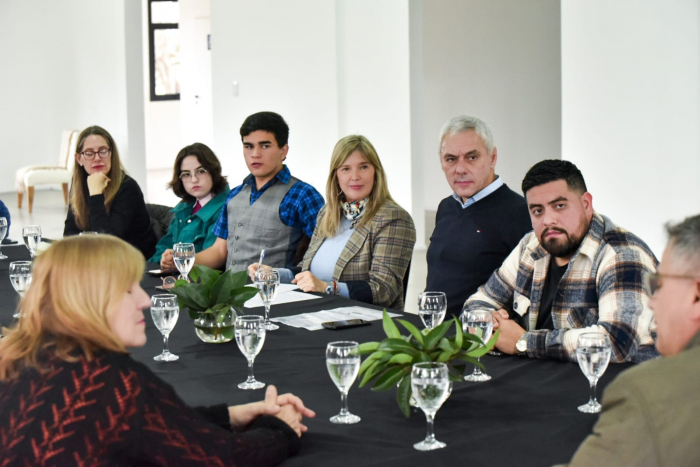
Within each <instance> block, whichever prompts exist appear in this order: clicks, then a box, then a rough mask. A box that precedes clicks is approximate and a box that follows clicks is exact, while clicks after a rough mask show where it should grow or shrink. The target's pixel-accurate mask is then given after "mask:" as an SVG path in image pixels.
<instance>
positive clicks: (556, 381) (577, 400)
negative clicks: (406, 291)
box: [0, 245, 629, 467]
mask: <svg viewBox="0 0 700 467" xmlns="http://www.w3.org/2000/svg"><path fill="white" fill-rule="evenodd" d="M2 251H3V252H4V253H5V254H6V255H8V256H9V257H10V259H9V260H2V261H0V297H1V299H0V324H2V325H3V326H8V325H9V324H10V323H11V322H12V312H13V310H14V307H15V306H16V303H17V295H16V294H15V292H14V290H13V289H12V285H11V284H10V281H9V277H8V269H9V262H10V261H12V260H19V259H28V257H29V254H28V252H27V250H26V248H25V247H24V246H21V245H20V246H11V247H8V246H6V247H4V248H3V249H2ZM154 267H155V266H154ZM159 283H160V279H159V278H157V277H149V276H145V277H144V279H143V281H142V286H143V287H144V288H145V289H146V291H147V292H148V293H149V294H155V293H159V291H157V290H156V289H155V288H154V286H155V285H157V284H159ZM351 304H358V303H357V302H353V301H350V300H346V299H343V298H341V297H328V296H323V297H322V298H320V299H318V300H309V301H304V302H299V303H296V304H286V305H273V306H272V311H271V316H272V317H275V316H285V315H290V314H295V313H300V312H306V311H318V310H323V309H331V308H336V307H339V306H347V305H351ZM246 312H247V313H251V314H252V313H257V314H262V308H253V309H246ZM145 313H146V323H147V325H146V334H147V336H148V343H147V344H146V345H145V346H144V347H142V348H139V349H134V350H133V353H132V355H133V357H134V358H135V359H137V360H139V361H141V362H143V363H145V364H146V365H148V366H149V368H151V369H152V370H153V371H154V372H155V373H156V374H158V375H159V376H160V377H161V378H163V379H164V380H166V381H167V382H169V383H170V384H172V385H173V386H174V387H175V389H176V390H177V392H178V393H179V394H180V396H181V397H182V398H183V399H184V400H185V401H186V402H187V403H189V404H191V405H213V404H215V403H221V402H226V403H228V404H239V403H246V402H251V401H256V400H261V399H262V398H263V397H264V390H257V391H243V390H241V389H238V387H237V384H238V383H240V382H242V381H244V380H245V378H246V376H247V365H246V360H245V359H244V358H243V356H242V354H241V352H240V351H239V350H238V347H237V345H236V343H235V341H232V342H230V343H226V344H205V343H203V342H201V341H200V340H199V338H198V337H197V336H196V334H195V332H194V327H193V326H192V323H191V320H190V319H189V317H188V316H187V314H186V313H181V315H180V318H179V321H178V324H177V326H176V327H175V329H174V330H173V332H172V333H171V335H170V351H171V352H173V353H174V354H176V355H179V356H180V359H179V360H178V361H176V362H171V363H158V362H155V361H154V360H153V356H155V355H157V354H159V353H160V351H161V349H162V338H161V335H160V333H159V332H158V330H157V329H156V328H155V326H154V324H153V322H152V320H151V318H150V316H149V312H148V310H146V311H145ZM406 317H407V319H408V320H410V321H413V322H414V323H417V322H418V319H417V317H415V316H412V315H406ZM383 337H384V334H383V330H382V325H381V321H375V322H373V324H372V325H371V326H367V327H361V328H354V329H345V330H340V331H331V330H326V329H324V330H320V331H306V330H303V329H295V328H291V327H288V326H285V325H281V326H280V329H279V330H278V331H273V332H270V333H268V335H267V338H266V340H265V344H264V346H263V349H262V351H261V352H260V354H259V355H258V357H257V359H256V361H255V376H256V378H257V379H258V380H260V381H263V382H265V383H268V384H274V385H276V386H277V388H278V389H279V390H280V392H293V393H294V394H297V395H298V396H300V397H301V398H302V399H303V400H304V402H305V403H306V404H307V406H309V407H311V408H312V409H314V410H315V411H316V413H317V416H316V418H315V419H309V420H307V421H306V422H305V423H306V424H307V425H308V427H309V432H308V433H306V434H305V435H304V437H303V448H302V452H301V453H300V455H299V456H297V457H294V458H292V459H289V460H288V461H286V462H285V464H284V465H285V466H344V467H345V466H348V467H350V466H364V467H368V466H406V465H410V464H409V463H412V462H421V463H427V464H426V465H430V464H431V463H432V465H448V462H450V463H451V465H469V466H482V465H483V466H487V465H488V466H502V465H518V466H547V465H552V464H554V463H559V462H567V461H568V460H569V459H570V458H571V456H572V454H573V453H574V451H575V450H576V447H577V446H578V445H579V444H580V442H581V441H582V440H583V439H584V438H585V437H586V435H587V434H588V433H589V432H590V430H591V427H592V426H593V424H594V423H595V421H596V419H597V416H596V415H588V414H582V413H580V412H579V411H578V410H577V409H576V407H577V406H578V405H581V404H583V403H585V402H586V401H587V400H588V381H587V380H586V378H585V377H584V376H583V374H582V373H581V371H580V369H579V367H578V365H577V364H576V363H567V362H555V361H544V360H535V359H528V358H521V357H508V356H506V357H491V356H486V357H484V364H485V366H486V369H487V372H488V373H489V374H490V375H491V376H493V379H492V380H491V381H489V382H486V383H467V382H462V383H456V384H455V385H454V389H453V391H452V395H451V396H450V398H449V399H448V400H447V401H446V402H445V404H444V405H443V407H442V408H441V409H440V411H439V412H438V414H437V417H436V420H435V434H436V437H437V438H438V439H439V440H440V441H444V442H445V443H447V447H446V448H445V449H441V450H438V451H433V452H428V453H422V452H418V451H415V450H414V449H413V446H412V445H413V443H415V442H418V441H420V440H422V439H423V438H424V437H425V429H426V421H425V416H424V415H423V413H422V412H420V411H418V410H414V412H413V414H412V415H411V417H410V418H405V417H404V415H403V414H402V413H401V411H400V410H399V408H398V406H397V404H396V391H394V390H390V391H387V392H374V391H371V390H370V389H369V388H363V389H359V388H358V383H357V382H356V383H355V385H354V386H353V387H352V389H351V391H350V395H349V407H350V411H351V412H352V413H354V414H356V415H359V416H360V417H362V421H361V422H360V423H358V424H356V425H350V426H337V425H333V424H332V423H330V421H329V420H328V419H329V417H331V416H333V415H335V414H337V413H338V412H339V410H340V394H339V392H338V390H337V389H336V387H335V385H334V384H333V383H332V382H331V379H330V377H329V376H328V372H327V370H326V365H325V348H326V344H327V343H328V342H331V341H334V340H356V341H358V342H367V341H372V340H380V339H382V338H383ZM628 366H629V365H620V364H611V365H610V367H609V368H608V370H607V372H606V373H605V375H604V376H603V378H602V379H601V381H600V382H599V394H600V393H601V391H602V388H603V387H605V386H606V385H607V384H608V383H609V382H610V381H611V380H612V378H613V377H614V376H615V375H617V374H618V373H620V371H622V370H623V369H624V368H627V367H628Z"/></svg>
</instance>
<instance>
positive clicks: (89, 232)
mask: <svg viewBox="0 0 700 467" xmlns="http://www.w3.org/2000/svg"><path fill="white" fill-rule="evenodd" d="M83 235H99V234H98V233H97V232H94V231H92V230H86V231H85V232H80V233H79V234H78V237H82V236H83Z"/></svg>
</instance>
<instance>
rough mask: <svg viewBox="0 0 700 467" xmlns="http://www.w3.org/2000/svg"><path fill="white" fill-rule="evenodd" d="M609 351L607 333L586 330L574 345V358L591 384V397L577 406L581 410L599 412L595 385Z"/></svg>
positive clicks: (610, 350)
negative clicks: (575, 345)
mask: <svg viewBox="0 0 700 467" xmlns="http://www.w3.org/2000/svg"><path fill="white" fill-rule="evenodd" d="M611 352H612V349H611V347H610V339H609V338H608V335H607V334H603V333H600V332H587V333H585V334H581V335H580V336H579V338H578V345H577V347H576V360H578V366H580V367H581V371H583V374H584V375H585V376H586V378H588V381H589V382H590V384H591V398H590V400H589V401H588V403H587V404H584V405H582V406H580V407H579V408H578V409H579V410H580V411H581V412H584V413H598V412H600V409H601V405H600V404H599V403H598V401H597V400H596V397H595V387H596V384H597V383H598V378H600V377H601V376H603V373H605V370H606V369H607V368H608V363H610V354H611Z"/></svg>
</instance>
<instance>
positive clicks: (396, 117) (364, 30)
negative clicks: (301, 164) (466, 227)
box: [326, 0, 412, 212]
mask: <svg viewBox="0 0 700 467" xmlns="http://www.w3.org/2000/svg"><path fill="white" fill-rule="evenodd" d="M408 19H409V14H408V0H337V1H336V25H337V63H338V124H339V128H338V137H339V138H340V137H343V136H346V135H348V134H362V135H364V136H366V137H367V138H368V139H369V140H370V141H371V142H372V145H373V146H374V147H375V149H376V150H377V153H378V154H379V157H380V158H381V161H382V165H383V166H384V170H385V171H386V173H387V178H388V180H389V190H390V192H391V194H392V197H393V198H394V199H395V200H396V202H397V203H399V204H400V205H401V206H402V207H403V208H404V209H406V210H407V211H409V212H410V211H411V206H412V199H411V183H410V180H411V172H412V170H411V125H410V111H411V109H410V81H409V40H408V39H409V28H408ZM328 155H329V156H330V152H329V153H328ZM329 162H330V157H328V163H329ZM328 163H327V164H326V166H327V167H328Z"/></svg>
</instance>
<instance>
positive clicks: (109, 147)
mask: <svg viewBox="0 0 700 467" xmlns="http://www.w3.org/2000/svg"><path fill="white" fill-rule="evenodd" d="M80 232H97V233H106V234H111V235H114V236H115V237H119V238H121V239H123V240H125V241H127V242H128V243H130V244H132V245H134V246H135V247H136V248H138V249H139V250H140V251H141V253H142V254H143V255H144V256H145V257H146V258H149V257H150V256H151V255H153V252H154V251H155V247H156V242H157V239H156V235H155V233H154V232H153V229H152V228H151V217H150V216H149V214H148V210H146V203H145V202H144V199H143V193H142V192H141V188H139V185H138V183H136V180H134V179H133V178H131V177H130V176H129V175H127V173H126V171H125V170H124V167H122V163H121V160H120V159H119V151H118V150H117V145H116V143H115V142H114V138H112V135H110V134H109V133H108V132H107V130H105V129H104V128H101V127H99V126H91V127H88V128H86V129H84V130H83V131H82V133H80V135H79V136H78V147H77V152H76V153H75V166H74V167H73V181H72V184H71V195H70V207H69V209H68V216H67V217H66V223H65V227H64V229H63V236H64V237H67V236H69V235H78V234H79V233H80Z"/></svg>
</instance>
